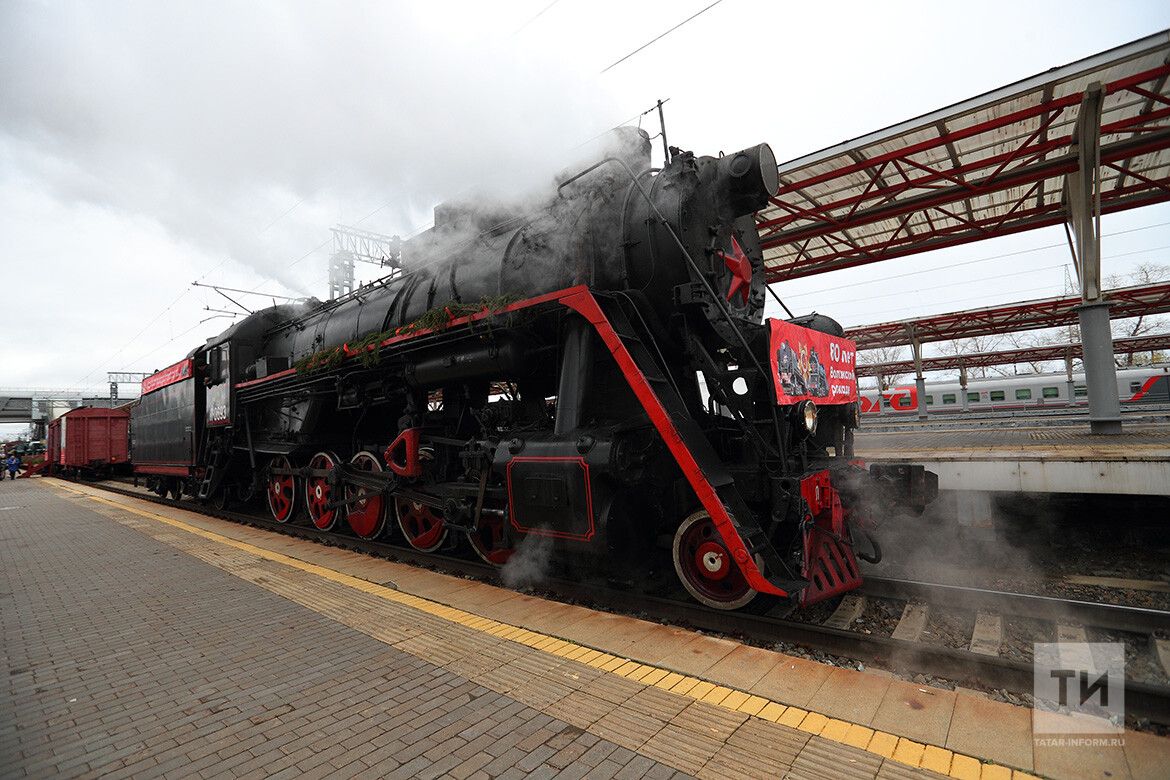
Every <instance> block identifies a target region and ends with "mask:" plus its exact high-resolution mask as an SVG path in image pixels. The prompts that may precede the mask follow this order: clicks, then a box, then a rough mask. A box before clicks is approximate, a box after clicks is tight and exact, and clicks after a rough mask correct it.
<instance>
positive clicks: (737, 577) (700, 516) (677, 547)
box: [673, 510, 757, 609]
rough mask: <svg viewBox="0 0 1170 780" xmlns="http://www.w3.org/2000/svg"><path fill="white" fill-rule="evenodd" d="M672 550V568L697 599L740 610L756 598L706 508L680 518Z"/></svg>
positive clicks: (709, 603)
mask: <svg viewBox="0 0 1170 780" xmlns="http://www.w3.org/2000/svg"><path fill="white" fill-rule="evenodd" d="M673 551H674V570H675V572H676V573H677V574H678V578H679V580H680V581H682V584H683V587H684V588H686V589H687V592H688V593H690V594H691V596H693V597H694V598H695V600H696V601H698V602H700V603H702V604H705V605H707V606H708V607H713V608H714V609H739V608H741V607H744V606H746V605H747V604H748V603H749V602H750V601H751V600H752V599H754V598H755V597H756V595H757V592H756V591H755V590H754V589H752V587H751V586H750V585H748V582H747V578H745V577H744V575H743V572H742V571H740V569H739V566H737V565H736V563H735V560H734V559H733V558H732V556H731V551H730V550H728V549H727V546H726V545H725V544H724V543H723V539H722V537H720V536H719V531H718V530H717V529H716V528H715V523H714V522H712V520H711V515H709V514H707V512H706V510H700V511H698V512H695V513H694V514H693V515H691V516H690V517H688V518H687V519H686V520H683V522H682V525H680V526H679V527H678V531H677V532H676V533H675V535H674V545H673Z"/></svg>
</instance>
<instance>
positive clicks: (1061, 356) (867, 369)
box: [857, 333, 1170, 376]
mask: <svg viewBox="0 0 1170 780" xmlns="http://www.w3.org/2000/svg"><path fill="white" fill-rule="evenodd" d="M1168 349H1170V333H1157V334H1152V335H1146V336H1131V337H1130V338H1125V339H1114V341H1113V352H1114V354H1117V355H1132V354H1134V353H1136V352H1162V351H1165V350H1168ZM1083 354H1084V351H1083V349H1082V347H1081V344H1080V343H1079V342H1077V343H1069V344H1045V345H1043V346H1037V347H1023V348H1021V349H1005V350H1000V351H998V352H971V353H967V354H963V355H936V356H934V357H924V358H923V359H922V370H923V371H946V370H948V369H957V368H986V367H988V366H1008V365H1014V364H1016V363H1044V362H1048V361H1052V360H1065V359H1070V360H1071V359H1074V358H1079V357H1082V356H1083ZM912 371H914V361H913V360H891V361H889V362H885V363H858V364H857V375H858V376H897V375H898V374H908V373H910V372H912Z"/></svg>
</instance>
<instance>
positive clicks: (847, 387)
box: [768, 319, 857, 406]
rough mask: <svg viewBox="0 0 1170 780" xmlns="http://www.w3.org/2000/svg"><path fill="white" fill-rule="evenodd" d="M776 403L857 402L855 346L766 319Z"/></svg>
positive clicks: (844, 341) (786, 323) (845, 340)
mask: <svg viewBox="0 0 1170 780" xmlns="http://www.w3.org/2000/svg"><path fill="white" fill-rule="evenodd" d="M768 324H769V326H770V332H769V333H770V344H771V348H770V349H769V352H770V354H771V360H772V383H773V384H774V385H775V387H776V403H778V404H780V405H782V406H783V405H786V404H793V403H796V402H798V401H804V400H806V399H811V400H813V401H816V402H817V403H818V404H848V403H853V402H854V401H856V400H857V345H856V344H854V343H853V342H852V341H850V340H849V339H843V338H839V337H837V336H830V335H829V334H828V333H821V332H820V331H817V330H811V329H809V328H802V327H801V326H799V325H793V324H792V323H791V322H784V321H783V320H775V319H769V320H768Z"/></svg>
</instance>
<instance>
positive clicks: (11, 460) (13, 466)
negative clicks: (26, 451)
mask: <svg viewBox="0 0 1170 780" xmlns="http://www.w3.org/2000/svg"><path fill="white" fill-rule="evenodd" d="M7 463H8V478H9V479H16V472H18V471H20V458H18V457H16V453H15V452H14V453H12V454H11V455H9V456H8V461H7Z"/></svg>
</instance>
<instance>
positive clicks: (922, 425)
mask: <svg viewBox="0 0 1170 780" xmlns="http://www.w3.org/2000/svg"><path fill="white" fill-rule="evenodd" d="M873 427H874V428H875V429H876V430H866V427H865V423H864V422H863V423H862V427H861V429H859V430H858V431H857V434H856V440H855V441H856V453H857V457H859V458H862V459H864V460H866V461H867V462H872V463H881V462H883V461H886V462H897V461H901V462H910V463H917V464H921V465H923V466H926V468H928V469H930V470H931V471H933V472H935V473H936V474H938V475H939V487H940V488H942V489H943V490H986V491H1018V492H1024V493H1092V494H1125V495H1139V496H1153V495H1170V424H1164V423H1161V424H1159V423H1146V424H1140V425H1126V426H1125V428H1124V430H1123V432H1122V433H1120V434H1117V435H1113V436H1096V435H1093V434H1090V433H1089V432H1088V423H1087V421H1086V422H1084V423H1082V424H1076V425H1067V424H1058V423H1057V422H1056V421H1051V420H1048V421H1046V420H1041V419H1036V420H1028V419H1026V418H1025V419H1021V418H1012V419H1004V420H1003V421H1000V422H996V421H981V422H980V423H979V424H978V425H976V424H973V423H972V422H964V421H961V420H948V421H939V420H938V419H937V418H932V419H929V420H927V421H923V422H908V421H899V422H898V423H897V424H896V425H879V424H875V425H874V426H873Z"/></svg>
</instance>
